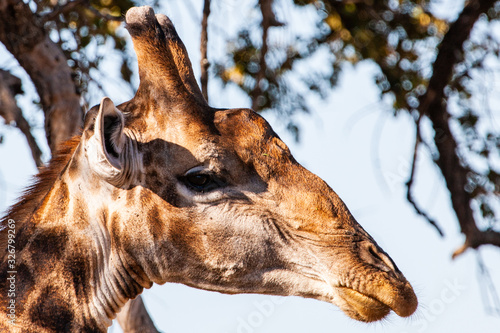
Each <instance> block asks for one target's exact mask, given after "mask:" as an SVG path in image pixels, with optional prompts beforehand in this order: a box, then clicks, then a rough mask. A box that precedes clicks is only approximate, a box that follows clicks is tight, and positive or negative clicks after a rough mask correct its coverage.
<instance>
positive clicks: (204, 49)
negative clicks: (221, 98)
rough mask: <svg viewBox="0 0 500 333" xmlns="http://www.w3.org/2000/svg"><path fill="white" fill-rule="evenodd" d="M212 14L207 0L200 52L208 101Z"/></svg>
mask: <svg viewBox="0 0 500 333" xmlns="http://www.w3.org/2000/svg"><path fill="white" fill-rule="evenodd" d="M209 15H210V0H205V3H204V5H203V18H202V19H201V42H200V52H201V60H200V66H201V78H200V83H201V92H202V94H203V97H205V100H206V101H207V102H208V67H210V63H209V62H208V57H207V44H208V16H209Z"/></svg>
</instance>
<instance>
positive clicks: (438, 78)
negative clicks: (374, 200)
mask: <svg viewBox="0 0 500 333" xmlns="http://www.w3.org/2000/svg"><path fill="white" fill-rule="evenodd" d="M495 2H496V0H472V1H470V2H469V3H468V5H467V6H466V7H465V8H464V10H463V11H462V13H461V14H460V16H459V17H458V19H457V20H456V21H455V22H454V23H453V24H452V25H451V26H450V29H449V31H448V33H447V34H446V35H445V36H444V38H443V41H442V42H441V44H440V46H439V48H438V54H437V57H436V61H435V62H434V65H433V74H432V77H431V79H430V81H429V85H428V88H427V91H426V93H425V94H424V95H422V97H421V98H420V105H419V108H418V110H419V112H420V114H421V115H427V116H428V117H429V119H430V120H431V121H432V123H433V128H434V131H435V135H434V142H435V144H436V148H437V150H438V152H439V157H438V159H437V162H436V164H437V165H438V166H439V168H440V169H441V172H442V174H443V177H444V179H445V181H446V185H447V187H448V190H449V191H450V194H451V201H452V205H453V208H454V210H455V212H456V215H457V218H458V222H459V224H460V228H461V232H462V233H463V234H464V235H465V238H466V239H465V243H464V245H463V246H462V247H461V248H460V249H458V250H457V251H455V253H454V254H453V257H456V256H457V255H459V254H460V253H463V252H464V251H465V250H466V249H467V248H474V249H475V248H478V247H479V246H481V245H483V244H492V245H496V246H500V233H498V232H495V231H493V230H489V231H480V230H479V228H478V227H477V225H476V223H475V220H474V215H473V211H472V208H471V200H472V198H471V196H470V194H469V193H467V191H466V190H465V185H466V183H467V169H466V168H465V167H464V166H463V165H462V164H461V160H460V157H459V156H458V151H457V148H458V145H457V142H456V141H455V138H454V137H453V134H452V132H451V129H450V124H449V119H450V117H451V116H450V114H449V113H448V111H447V109H446V106H445V105H444V100H445V95H444V88H445V87H446V85H447V84H448V83H449V82H450V80H451V78H452V74H453V67H454V65H455V64H456V63H458V61H459V59H460V58H461V57H462V54H463V48H462V47H463V43H464V42H465V41H466V40H467V39H468V38H469V35H470V32H471V30H472V28H473V26H474V24H475V22H476V21H477V20H478V18H479V16H480V15H481V14H482V13H485V12H486V11H487V10H488V9H490V8H491V7H492V6H493V5H494V4H495Z"/></svg>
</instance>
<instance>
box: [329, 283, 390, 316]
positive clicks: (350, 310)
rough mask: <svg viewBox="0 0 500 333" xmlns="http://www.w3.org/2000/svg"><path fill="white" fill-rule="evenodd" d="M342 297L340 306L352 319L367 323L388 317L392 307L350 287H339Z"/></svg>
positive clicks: (339, 293) (339, 294)
mask: <svg viewBox="0 0 500 333" xmlns="http://www.w3.org/2000/svg"><path fill="white" fill-rule="evenodd" d="M337 291H338V296H340V298H341V299H342V302H341V304H339V307H340V309H341V310H342V311H344V313H345V314H347V315H348V316H349V317H351V318H352V319H356V320H359V321H363V322H366V323H369V322H373V321H377V320H380V319H382V318H384V317H386V316H387V315H388V314H389V312H390V311H391V308H390V307H389V306H388V305H386V304H384V303H382V302H381V301H379V300H377V299H375V298H373V297H371V296H368V295H366V294H362V293H360V292H359V291H356V290H354V289H351V288H348V287H340V288H337Z"/></svg>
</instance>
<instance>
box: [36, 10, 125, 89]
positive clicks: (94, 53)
mask: <svg viewBox="0 0 500 333" xmlns="http://www.w3.org/2000/svg"><path fill="white" fill-rule="evenodd" d="M133 6H134V3H133V1H132V0H84V1H82V0H75V1H72V2H68V1H64V0H62V1H61V0H59V1H56V0H50V1H47V0H35V1H33V2H32V3H31V7H32V8H34V12H35V13H36V14H38V15H40V16H41V17H44V18H45V24H44V28H45V30H46V31H47V32H48V33H49V34H50V37H51V39H52V40H53V41H55V42H56V43H57V44H58V45H59V46H60V47H61V49H62V50H63V52H64V54H65V55H66V58H67V63H68V65H69V66H70V68H71V70H72V72H73V75H74V80H75V83H76V85H77V87H78V89H79V92H80V93H81V94H83V95H85V93H87V92H88V88H89V83H90V82H95V83H97V84H98V85H99V80H96V78H95V77H94V76H93V75H92V73H93V72H94V73H98V72H99V70H100V69H99V64H100V63H101V61H102V60H103V58H104V56H105V55H106V54H102V53H100V52H99V49H100V47H101V46H103V45H107V46H108V47H109V48H112V49H113V50H115V51H116V52H117V54H118V56H119V57H120V59H121V60H120V61H121V66H120V74H121V77H122V78H123V80H124V81H125V82H128V83H130V80H131V76H132V70H131V67H130V65H129V62H128V55H127V53H126V40H125V39H124V36H121V35H120V34H119V30H118V28H119V26H120V24H121V21H122V18H123V16H124V15H125V13H126V11H127V10H128V9H129V8H130V7H133Z"/></svg>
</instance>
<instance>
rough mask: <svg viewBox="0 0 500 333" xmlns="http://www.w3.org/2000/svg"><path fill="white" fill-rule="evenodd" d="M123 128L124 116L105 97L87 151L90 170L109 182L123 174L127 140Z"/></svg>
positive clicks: (86, 147)
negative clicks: (124, 151) (123, 156)
mask: <svg viewBox="0 0 500 333" xmlns="http://www.w3.org/2000/svg"><path fill="white" fill-rule="evenodd" d="M123 128H124V118H123V114H122V113H121V111H120V110H118V109H117V108H116V107H115V105H114V104H113V102H112V101H111V99H109V98H108V97H104V98H103V99H102V101H101V104H100V106H99V111H98V113H97V116H96V118H95V123H94V133H93V135H92V137H90V138H89V139H88V140H87V143H86V145H85V151H86V154H87V158H88V161H89V164H90V168H91V169H92V170H93V171H94V172H95V173H97V174H98V175H99V176H101V177H102V178H104V179H106V180H108V181H111V180H114V179H117V178H120V174H122V169H123V158H122V152H123V149H124V146H125V140H126V137H125V135H124V134H123Z"/></svg>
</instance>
